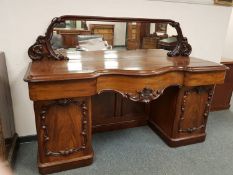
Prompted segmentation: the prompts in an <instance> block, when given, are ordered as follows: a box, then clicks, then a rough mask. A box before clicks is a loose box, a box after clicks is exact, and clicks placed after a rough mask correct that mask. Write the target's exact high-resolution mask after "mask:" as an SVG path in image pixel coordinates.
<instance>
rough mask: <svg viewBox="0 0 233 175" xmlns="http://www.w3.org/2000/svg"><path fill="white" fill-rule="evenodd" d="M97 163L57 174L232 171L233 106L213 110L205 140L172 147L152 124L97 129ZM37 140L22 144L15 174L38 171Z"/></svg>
mask: <svg viewBox="0 0 233 175" xmlns="http://www.w3.org/2000/svg"><path fill="white" fill-rule="evenodd" d="M93 148H94V151H95V158H94V163H93V164H92V165H90V166H87V167H84V168H78V169H74V170H69V171H64V172H61V173H56V174H58V175H112V174H114V175H120V174H121V175H233V108H232V109H231V110H226V111H220V112H213V113H210V116H209V121H208V126H207V138H206V141H205V142H204V143H199V144H195V145H189V146H184V147H180V148H169V147H168V146H167V145H166V144H165V143H164V142H163V141H162V140H161V139H160V138H159V137H158V136H157V135H156V134H155V133H154V132H153V131H152V130H151V129H150V128H149V127H138V128H133V129H126V130H120V131H114V132H106V133H98V134H95V135H94V138H93ZM36 160H37V143H36V142H32V143H25V144H22V145H20V149H19V153H18V157H17V160H16V166H15V173H16V175H33V174H38V170H37V165H36Z"/></svg>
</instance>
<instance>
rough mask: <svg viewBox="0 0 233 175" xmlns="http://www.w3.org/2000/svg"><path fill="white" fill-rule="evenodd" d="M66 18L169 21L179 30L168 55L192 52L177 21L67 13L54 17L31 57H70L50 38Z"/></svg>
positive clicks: (31, 52) (29, 53)
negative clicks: (53, 44)
mask: <svg viewBox="0 0 233 175" xmlns="http://www.w3.org/2000/svg"><path fill="white" fill-rule="evenodd" d="M66 20H90V21H105V22H141V23H167V24H169V25H170V26H172V27H174V28H175V29H176V31H177V45H176V47H175V48H174V50H172V51H169V52H168V53H167V55H168V56H169V57H173V56H189V55H190V54H191V52H192V47H191V45H190V44H189V43H188V40H187V38H186V37H184V36H183V33H182V30H181V27H180V24H179V23H178V22H176V21H173V20H169V19H146V18H116V17H97V16H73V15H66V16H61V17H56V18H54V19H53V20H52V21H51V23H50V25H49V26H48V28H47V31H46V33H45V36H42V35H40V36H39V37H38V38H37V40H36V43H35V44H33V45H32V46H31V47H30V48H29V50H28V55H29V57H30V58H31V59H32V60H33V61H35V60H42V59H44V58H48V59H55V60H67V59H69V58H68V57H65V56H63V55H61V54H57V53H55V52H54V51H53V49H52V46H51V43H50V40H51V39H52V36H53V28H54V27H55V26H56V25H57V24H59V23H62V22H65V21H66Z"/></svg>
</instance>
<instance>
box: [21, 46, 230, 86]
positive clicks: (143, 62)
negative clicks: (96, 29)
mask: <svg viewBox="0 0 233 175" xmlns="http://www.w3.org/2000/svg"><path fill="white" fill-rule="evenodd" d="M67 55H68V57H69V58H70V60H68V61H64V60H63V61H55V60H42V61H33V62H32V63H30V64H29V67H28V71H27V73H26V75H25V78H24V80H25V81H27V82H42V81H58V80H72V79H87V78H94V77H98V76H101V75H106V74H109V75H114V74H116V75H135V76H146V75H156V74H162V73H166V72H170V71H186V72H211V71H224V70H226V67H225V66H224V65H220V64H217V63H214V62H210V61H205V60H201V59H197V58H191V57H167V51H164V50H157V49H145V50H143V49H141V50H131V51H116V50H110V51H90V52H70V53H69V52H68V53H67Z"/></svg>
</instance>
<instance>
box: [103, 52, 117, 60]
mask: <svg viewBox="0 0 233 175" xmlns="http://www.w3.org/2000/svg"><path fill="white" fill-rule="evenodd" d="M104 58H107V59H108V58H110V59H116V58H118V56H117V54H116V53H114V52H105V53H104Z"/></svg>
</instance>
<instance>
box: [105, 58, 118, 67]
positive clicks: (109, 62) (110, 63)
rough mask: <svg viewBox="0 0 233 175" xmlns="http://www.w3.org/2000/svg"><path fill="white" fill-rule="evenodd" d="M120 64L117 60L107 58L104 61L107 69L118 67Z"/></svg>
mask: <svg viewBox="0 0 233 175" xmlns="http://www.w3.org/2000/svg"><path fill="white" fill-rule="evenodd" d="M118 66H119V64H118V61H117V60H110V59H109V60H105V61H104V67H105V69H117V68H118Z"/></svg>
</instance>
